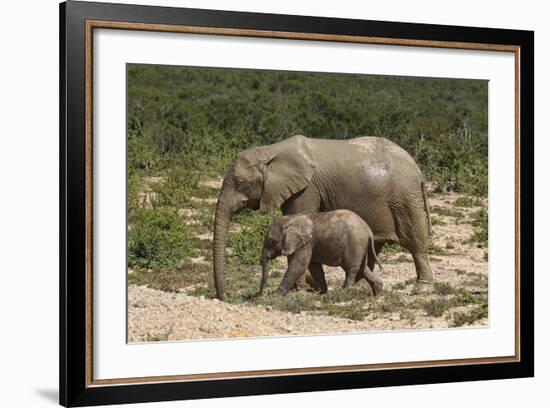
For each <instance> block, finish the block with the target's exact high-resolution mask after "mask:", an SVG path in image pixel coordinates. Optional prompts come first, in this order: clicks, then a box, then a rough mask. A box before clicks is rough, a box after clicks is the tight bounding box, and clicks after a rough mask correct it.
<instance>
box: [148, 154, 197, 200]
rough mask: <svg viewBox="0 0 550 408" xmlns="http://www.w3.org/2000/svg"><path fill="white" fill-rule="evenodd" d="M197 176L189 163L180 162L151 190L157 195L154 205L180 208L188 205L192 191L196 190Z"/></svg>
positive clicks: (154, 184) (152, 186)
mask: <svg viewBox="0 0 550 408" xmlns="http://www.w3.org/2000/svg"><path fill="white" fill-rule="evenodd" d="M198 182H199V174H198V173H197V172H196V171H194V170H193V169H192V166H191V164H190V163H188V162H186V161H184V160H180V161H179V162H178V163H177V164H175V165H174V166H173V167H171V168H170V169H169V170H168V171H167V172H166V176H165V177H164V179H163V180H162V181H161V182H160V183H153V184H152V185H151V188H152V189H153V191H154V192H155V193H157V199H156V203H155V204H156V205H161V206H169V207H175V208H181V207H182V206H184V205H186V204H188V203H189V201H190V199H191V197H192V195H193V191H194V190H196V189H198Z"/></svg>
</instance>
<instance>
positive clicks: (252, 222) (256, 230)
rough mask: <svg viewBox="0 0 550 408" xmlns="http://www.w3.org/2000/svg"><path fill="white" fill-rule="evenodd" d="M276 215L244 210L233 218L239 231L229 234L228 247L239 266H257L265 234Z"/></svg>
mask: <svg viewBox="0 0 550 408" xmlns="http://www.w3.org/2000/svg"><path fill="white" fill-rule="evenodd" d="M277 215H278V214H277V213H270V214H262V213H260V212H259V211H250V210H245V211H243V212H242V213H241V214H239V215H238V216H236V217H235V218H234V222H235V223H237V224H239V225H240V226H241V230H240V231H239V232H233V233H230V234H229V241H228V245H229V246H230V247H231V248H233V250H234V254H233V256H234V257H235V258H237V259H238V260H239V262H240V263H241V264H243V265H258V264H259V262H260V255H261V252H262V248H263V243H264V238H265V234H266V232H267V230H268V228H269V226H270V225H271V222H272V221H273V219H274V218H275V217H276V216H277Z"/></svg>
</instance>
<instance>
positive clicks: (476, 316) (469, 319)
mask: <svg viewBox="0 0 550 408" xmlns="http://www.w3.org/2000/svg"><path fill="white" fill-rule="evenodd" d="M486 317H489V305H488V304H487V302H484V303H482V304H481V305H479V306H477V307H476V308H474V309H472V310H470V311H468V312H465V313H462V312H455V313H453V326H454V327H460V326H464V325H465V324H472V323H474V322H476V321H478V320H481V319H483V318H486Z"/></svg>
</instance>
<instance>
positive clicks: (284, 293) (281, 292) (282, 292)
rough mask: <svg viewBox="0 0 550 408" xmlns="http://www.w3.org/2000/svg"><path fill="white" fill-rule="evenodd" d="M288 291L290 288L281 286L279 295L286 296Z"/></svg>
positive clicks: (278, 291) (278, 290)
mask: <svg viewBox="0 0 550 408" xmlns="http://www.w3.org/2000/svg"><path fill="white" fill-rule="evenodd" d="M287 293H288V289H285V288H281V287H279V288H278V289H277V295H279V296H285V295H286V294H287Z"/></svg>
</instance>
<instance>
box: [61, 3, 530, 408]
mask: <svg viewBox="0 0 550 408" xmlns="http://www.w3.org/2000/svg"><path fill="white" fill-rule="evenodd" d="M59 13H60V14H59V24H60V34H59V47H60V48H59V50H60V55H59V63H60V76H59V84H60V87H59V92H60V94H59V96H60V98H59V105H60V117H59V129H60V146H59V149H60V172H59V179H60V180H59V182H60V195H59V199H60V208H59V211H60V213H59V215H60V226H59V228H60V243H59V244H60V252H59V261H60V295H59V296H60V297H59V306H60V307H59V319H60V325H59V336H60V342H59V354H60V362H59V370H60V376H59V377H60V381H59V391H60V392H59V400H60V404H62V405H64V406H87V405H102V404H122V403H136V402H149V401H169V400H178V399H198V398H217V397H229V396H244V395H259V394H276V393H293V392H305V391H323V390H343V389H354V388H368V387H385V386H397V385H413V384H428V383H446V382H459V381H476V380H488V379H504V378H520V377H532V376H534V32H532V31H520V30H504V29H494V28H475V27H460V26H443V25H432V24H414V23H396V22H382V21H368V20H354V19H340V18H324V17H306V16H290V15H278V14H258V13H248V12H246V13H245V12H230V11H214V10H202V9H184V8H172V7H154V6H137V5H123V4H108V3H91V2H78V1H68V2H65V3H61V4H60V9H59ZM86 20H106V21H121V22H132V23H149V24H151V23H152V24H173V25H189V26H199V27H217V28H234V29H250V30H268V31H285V32H298V33H318V34H329V35H352V36H369V37H383V38H395V39H414V40H427V41H445V42H466V43H483V44H499V45H513V46H519V47H520V54H519V55H520V67H521V70H520V78H519V83H520V107H519V108H520V109H519V112H520V135H521V141H522V143H521V147H520V150H519V166H520V169H521V171H520V183H521V188H520V191H518V192H517V194H519V196H520V197H521V212H520V244H521V245H520V247H521V258H520V260H519V266H520V270H521V275H520V294H521V296H520V330H519V334H520V340H521V341H520V356H521V359H520V361H518V362H511V363H494V364H472V365H448V366H439V367H421V368H403V369H385V370H378V371H374V370H370V371H353V372H339V373H319V374H299V375H285V376H269V377H249V378H238V379H219V380H200V381H186V382H164V383H147V384H130V385H105V386H92V387H87V386H86V380H85V378H86V377H85V376H86V361H85V359H86V353H85V352H86V326H85V320H86V319H85V316H86V285H85V284H86V282H85V272H84V271H85V253H86V248H85V238H86V235H85V234H86V231H85V226H86V211H85V209H86V191H85V180H86V171H85V170H86V168H85V166H86V160H85V159H86V155H85V151H86V146H85V132H86V117H85V111H86V109H85V107H86V98H85V56H86V46H85V34H86V33H85V30H86ZM516 160H517V159H516Z"/></svg>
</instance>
